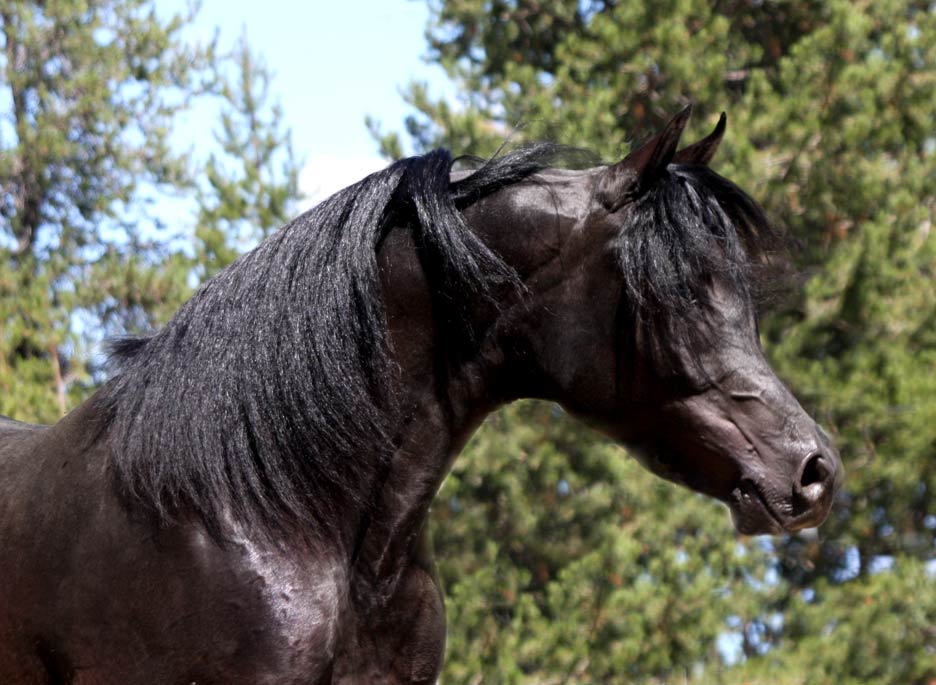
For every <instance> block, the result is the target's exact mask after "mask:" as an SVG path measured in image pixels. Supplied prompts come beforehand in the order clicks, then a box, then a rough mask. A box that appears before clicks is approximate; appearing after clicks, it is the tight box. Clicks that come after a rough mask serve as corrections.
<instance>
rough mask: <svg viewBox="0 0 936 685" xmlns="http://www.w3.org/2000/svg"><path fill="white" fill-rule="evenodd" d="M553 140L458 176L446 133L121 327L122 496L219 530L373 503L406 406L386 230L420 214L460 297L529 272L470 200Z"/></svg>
mask: <svg viewBox="0 0 936 685" xmlns="http://www.w3.org/2000/svg"><path fill="white" fill-rule="evenodd" d="M558 152H559V148H558V147H557V146H553V145H549V144H542V145H537V146H533V147H529V148H525V149H520V150H517V151H514V152H511V153H508V154H505V155H503V156H501V157H498V158H496V159H494V160H491V161H489V162H487V163H486V164H484V165H482V166H480V168H478V169H477V170H475V171H474V172H473V173H472V174H471V175H470V176H468V177H466V178H464V179H462V180H460V181H457V182H454V183H452V182H450V171H451V168H452V164H453V160H452V157H451V155H450V154H449V152H448V151H446V150H436V151H434V152H431V153H429V154H426V155H423V156H420V157H413V158H409V159H404V160H400V161H398V162H395V163H394V164H391V165H390V166H389V167H387V168H386V169H384V170H383V171H379V172H377V173H374V174H371V175H370V176H368V177H366V178H365V179H363V180H362V181H360V182H358V183H355V184H354V185H351V186H349V187H348V188H345V189H344V190H342V191H340V192H338V193H336V194H335V195H333V196H332V197H331V198H329V199H327V200H325V201H324V202H323V203H321V204H320V205H318V206H317V207H315V208H313V209H311V210H309V211H308V212H306V213H305V214H303V215H301V216H299V217H298V218H296V219H295V220H293V221H292V222H290V223H289V224H287V225H286V226H285V227H284V228H283V229H281V230H280V231H278V232H277V233H275V234H274V235H272V236H270V238H268V239H267V240H265V241H264V242H263V243H262V244H260V245H259V246H258V247H257V248H256V249H254V250H253V251H251V252H249V253H247V254H245V255H244V256H243V257H241V258H240V259H238V260H237V261H236V262H235V263H234V264H232V265H231V266H229V267H228V268H227V269H225V270H223V271H222V272H220V273H219V274H218V275H217V276H215V277H214V278H213V279H211V280H210V281H208V282H207V283H205V284H204V285H203V286H202V287H201V289H200V290H199V291H198V292H197V293H196V294H195V295H194V296H193V297H192V299H191V300H189V301H188V302H187V303H186V304H185V305H184V306H183V307H182V308H181V309H180V310H179V311H178V312H177V313H176V315H175V316H174V317H173V318H172V320H171V321H170V322H169V323H168V324H167V325H166V327H165V328H164V329H162V330H161V331H159V332H158V333H156V334H155V335H153V336H151V337H145V338H128V339H124V340H118V341H116V342H114V343H113V344H112V345H111V350H110V357H111V361H112V363H113V364H114V366H115V367H116V368H117V369H118V370H119V372H118V374H117V375H116V376H115V377H114V378H113V379H112V380H111V381H109V382H108V383H107V384H106V385H105V387H104V388H103V389H102V395H101V398H102V399H103V400H104V402H105V404H106V407H107V410H108V414H109V417H110V426H111V431H110V440H111V452H112V459H111V469H112V472H113V475H114V477H115V479H116V482H117V486H118V490H119V492H120V493H121V495H122V496H123V497H124V498H125V499H126V501H127V502H128V503H129V504H130V506H131V507H132V508H133V509H135V510H138V511H139V510H141V509H142V511H144V512H146V513H148V514H150V515H152V516H154V517H155V518H156V519H157V520H158V521H160V522H167V521H172V520H173V519H174V518H175V516H176V514H177V513H178V511H180V510H181V509H186V508H187V509H191V510H193V511H194V512H195V513H196V515H197V516H199V518H201V519H202V521H203V522H204V523H205V524H206V525H207V526H208V528H209V530H210V531H211V532H212V533H213V534H219V533H220V530H221V525H222V522H223V521H224V520H225V518H227V519H228V520H232V521H234V522H237V523H241V524H244V525H247V526H252V527H255V528H256V529H257V530H258V531H260V532H264V531H266V532H268V533H271V534H272V533H274V532H280V533H282V532H284V530H287V529H288V531H289V532H292V533H296V532H298V531H303V530H304V531H309V530H315V529H316V526H313V525H309V524H317V526H318V527H320V528H321V527H325V528H326V529H327V528H329V527H331V526H333V525H334V522H336V521H340V520H341V517H342V516H343V515H344V513H345V512H347V511H349V510H353V509H356V508H357V507H351V508H349V506H348V505H351V504H358V505H363V506H365V507H366V506H367V502H366V501H363V500H366V499H367V495H368V494H369V490H370V487H371V485H370V484H372V483H373V480H374V478H375V476H376V474H378V473H379V472H380V470H381V463H383V461H384V460H385V459H386V457H387V455H388V454H389V453H390V452H391V451H392V449H393V445H392V444H391V439H392V436H391V435H390V434H389V429H390V427H391V426H393V425H394V423H395V418H396V412H397V407H396V405H395V403H394V401H393V385H394V384H393V375H394V366H393V364H392V363H391V360H390V356H389V352H388V349H387V341H386V337H385V321H384V312H383V308H382V303H381V297H380V293H379V291H378V274H377V251H378V247H379V244H380V241H381V240H382V238H383V237H384V235H385V234H386V232H387V231H388V230H389V228H390V227H392V226H393V225H410V226H411V227H412V230H413V231H414V237H415V240H416V244H417V246H418V247H419V249H420V252H421V258H422V259H423V263H424V265H426V266H427V267H428V268H427V273H430V276H434V278H432V281H431V282H432V285H433V289H434V291H435V293H436V294H437V295H438V296H440V297H444V298H445V299H446V300H447V301H448V302H449V303H451V304H452V305H453V306H454V307H455V308H456V309H463V308H465V307H467V303H469V302H471V301H472V300H475V299H476V298H479V297H480V298H490V297H491V294H492V292H493V291H494V290H495V289H498V288H504V287H513V286H517V285H518V277H517V275H516V274H515V273H514V271H513V269H511V268H510V267H509V266H508V265H507V264H505V263H504V262H503V261H502V260H501V259H500V258H499V257H498V256H497V255H495V254H494V253H493V252H491V251H490V250H489V249H488V248H487V247H486V246H485V245H484V243H482V242H481V241H480V240H479V239H478V238H477V237H476V236H475V235H474V233H472V232H471V231H470V230H468V229H467V227H466V226H465V222H464V219H463V218H462V215H461V213H460V212H459V208H460V207H464V206H466V205H468V204H471V203H472V202H475V201H477V200H478V199H480V198H483V197H485V196H486V195H488V194H490V193H492V192H494V191H496V190H498V189H500V188H503V187H505V186H508V185H510V184H513V183H517V182H518V181H521V180H523V179H525V178H527V177H529V176H530V175H531V174H534V173H536V172H537V171H540V170H542V169H544V168H547V167H548V166H549V161H550V160H551V159H552V158H554V157H555V155H556V154H557V153H558ZM453 321H456V322H457V317H456V318H453ZM375 455H377V456H376V458H375Z"/></svg>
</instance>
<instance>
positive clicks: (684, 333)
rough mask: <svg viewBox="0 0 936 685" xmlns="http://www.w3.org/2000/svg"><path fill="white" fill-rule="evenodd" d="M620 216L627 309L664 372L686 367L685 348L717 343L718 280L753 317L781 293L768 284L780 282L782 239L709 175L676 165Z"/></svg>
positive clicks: (750, 204)
mask: <svg viewBox="0 0 936 685" xmlns="http://www.w3.org/2000/svg"><path fill="white" fill-rule="evenodd" d="M621 211H622V212H625V213H626V216H625V219H624V223H625V225H624V228H623V229H622V230H621V231H620V233H619V238H618V242H617V245H616V246H615V247H616V254H617V259H618V262H619V265H620V269H621V272H622V275H623V279H624V284H623V287H624V293H623V298H622V306H624V307H625V309H626V316H628V317H629V320H631V321H633V322H634V324H635V325H636V327H637V328H638V330H639V335H640V337H641V339H642V341H643V343H642V344H644V345H645V346H647V347H648V348H649V350H650V352H651V354H652V355H653V356H654V357H655V359H656V361H657V366H658V367H660V368H669V369H671V370H674V371H675V370H679V369H681V367H684V364H683V363H682V362H680V361H679V359H678V358H677V357H676V356H675V355H676V354H678V350H679V348H680V347H682V348H683V349H696V350H701V349H705V348H706V346H707V345H711V344H715V343H717V341H714V340H711V339H710V338H709V334H710V333H711V332H712V331H713V330H714V328H713V327H712V326H711V325H710V324H711V323H712V322H713V321H714V320H715V319H714V318H713V317H716V316H718V307H717V306H716V303H715V302H713V300H712V293H713V288H712V286H713V283H714V281H715V280H716V279H718V281H719V283H720V284H721V285H722V286H723V287H726V288H727V290H730V291H732V292H734V293H736V294H737V295H738V296H740V297H741V298H743V299H744V300H746V301H747V304H748V305H749V306H750V307H751V308H752V310H753V311H756V300H758V299H759V298H760V297H761V296H762V295H764V294H766V293H767V292H768V291H769V290H771V289H774V290H776V289H779V288H778V285H779V284H778V283H776V282H775V283H770V282H769V280H770V279H778V278H780V276H781V271H780V268H779V267H780V266H782V260H776V259H774V258H773V257H774V254H773V253H774V252H775V251H781V252H782V241H781V239H780V236H779V235H778V234H777V233H775V232H774V230H773V228H772V227H771V225H770V222H769V221H768V219H767V217H766V216H765V214H764V212H763V210H762V209H761V208H760V207H759V206H758V204H757V203H756V202H755V201H754V200H753V199H752V198H751V197H750V196H749V195H747V194H746V193H745V192H744V191H743V190H741V189H740V188H738V187H737V186H736V185H735V184H734V183H732V182H731V181H729V180H727V179H726V178H724V177H722V176H720V175H718V174H717V173H715V172H714V171H712V170H711V169H709V168H708V167H705V166H695V165H692V166H685V165H671V166H670V167H669V168H668V169H667V171H666V173H664V174H663V175H662V176H661V178H660V179H659V180H658V181H657V182H656V183H655V184H654V185H653V186H652V187H651V188H650V189H649V190H648V191H647V192H646V193H645V194H644V195H643V196H642V197H640V198H639V199H637V200H636V201H634V202H633V203H632V204H630V205H628V206H626V207H625V208H624V209H622V210H621ZM681 370H683V371H685V370H686V369H685V368H682V369H681ZM694 371H696V372H700V371H703V370H702V369H701V368H696V369H694Z"/></svg>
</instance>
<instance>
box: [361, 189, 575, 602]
mask: <svg viewBox="0 0 936 685" xmlns="http://www.w3.org/2000/svg"><path fill="white" fill-rule="evenodd" d="M557 183H558V184H561V185H562V186H563V189H562V195H563V196H564V197H566V198H569V197H571V198H572V199H573V200H575V202H569V201H566V202H565V203H560V202H559V201H558V200H557V199H556V198H557V197H558V195H557V193H556V192H555V188H551V187H545V186H544V185H543V184H531V185H528V186H524V187H522V188H516V189H508V190H507V191H503V192H501V193H499V194H497V195H495V196H493V197H491V198H488V199H485V200H482V201H481V202H478V203H477V204H476V205H474V206H473V207H471V208H470V209H469V210H468V211H467V212H466V216H467V218H468V221H469V224H470V226H471V230H474V231H476V233H477V234H478V235H479V236H480V237H481V238H482V239H483V240H485V242H487V243H488V244H489V245H490V246H491V247H492V248H493V249H494V250H495V251H496V252H498V253H499V254H501V255H502V256H503V258H504V259H505V260H507V261H508V263H510V264H511V265H512V266H514V268H516V269H517V271H518V272H519V273H520V274H521V276H525V275H526V274H531V273H535V272H536V271H537V270H538V269H540V268H542V267H543V265H544V264H545V263H546V262H548V261H550V260H554V259H557V257H558V255H560V253H561V252H562V246H563V245H564V241H565V236H566V235H567V234H568V233H569V231H571V230H572V228H573V227H574V225H575V224H576V222H577V221H578V218H579V217H578V216H577V215H576V213H575V212H576V208H577V207H580V206H587V202H586V201H585V200H583V198H582V197H579V196H580V195H581V194H582V193H580V192H579V191H578V190H577V189H578V188H587V187H588V186H587V184H586V183H583V182H582V180H581V179H560V180H558V181H556V182H555V183H550V185H551V186H554V185H556V184H557ZM582 192H584V191H582ZM379 261H380V274H381V285H382V290H383V292H384V296H385V298H386V299H385V304H386V309H387V321H388V325H389V333H390V340H391V345H392V347H393V351H394V356H395V359H396V362H397V364H398V365H399V368H400V371H401V379H402V383H401V387H402V392H401V398H402V400H401V401H402V402H403V404H404V406H402V407H401V409H402V411H401V412H400V416H401V424H400V426H399V428H398V431H397V435H396V438H397V440H396V444H397V445H399V447H398V448H397V449H396V451H395V452H394V455H393V458H392V460H391V462H390V464H389V468H388V469H387V471H386V477H385V479H384V480H383V481H382V482H381V483H378V486H377V494H376V502H375V504H376V506H375V508H374V512H373V514H372V515H371V516H370V517H369V519H368V520H367V521H366V522H365V526H366V530H365V531H363V533H359V535H360V536H361V537H360V538H359V540H358V542H357V545H356V547H357V553H358V569H359V571H360V572H361V573H363V574H364V575H365V576H366V577H367V578H368V580H370V581H371V582H375V583H379V584H381V585H384V584H387V583H391V584H392V582H393V580H394V578H395V577H397V574H398V573H399V572H400V571H401V570H402V569H403V568H404V567H405V564H406V563H408V560H409V558H410V556H411V555H413V554H416V553H417V537H418V533H419V531H420V530H421V529H422V527H423V524H424V520H425V516H426V513H427V512H428V509H429V504H430V503H431V501H432V498H433V497H434V496H435V494H436V491H437V490H438V487H439V485H440V484H441V482H442V480H443V478H444V477H445V475H446V473H447V472H448V470H449V468H450V467H451V463H452V460H453V459H454V458H455V457H456V456H457V455H458V453H459V452H460V451H461V449H462V447H463V446H464V444H465V442H466V441H467V440H468V438H469V437H470V436H471V434H472V433H473V432H474V430H475V429H476V428H477V426H478V425H479V424H480V423H481V421H482V420H483V419H484V417H485V416H486V415H487V414H488V413H489V412H490V411H492V410H493V409H495V408H496V407H497V406H499V405H500V404H503V403H505V402H508V401H510V400H512V399H515V398H518V397H522V396H529V395H530V392H529V390H530V388H525V387H523V386H524V384H525V381H523V380H520V379H519V378H518V376H517V375H516V373H517V369H516V368H515V367H516V366H517V365H515V364H513V363H512V362H511V361H510V360H509V359H507V357H506V356H505V352H504V349H505V345H504V344H503V343H504V340H503V339H502V336H501V333H500V331H501V329H502V326H501V324H505V326H503V328H506V329H510V323H509V321H508V322H505V321H504V319H509V318H510V316H511V314H510V313H509V312H510V307H509V306H508V307H505V308H503V309H502V310H500V312H499V313H498V314H497V316H499V317H501V318H500V319H498V320H496V321H483V322H477V324H478V325H477V326H476V327H475V330H476V331H477V330H488V331H489V332H490V335H489V336H488V338H487V339H486V341H485V342H482V344H481V348H480V350H478V351H477V355H476V357H475V358H474V359H471V360H468V361H467V362H464V361H463V362H462V363H460V364H459V365H458V367H457V368H455V369H453V368H452V367H451V366H449V365H446V364H445V361H444V360H440V358H439V355H440V354H442V353H443V351H442V350H440V349H439V348H440V347H441V344H440V343H439V333H440V332H439V330H437V328H436V325H437V323H436V322H435V320H434V316H433V314H434V312H433V306H432V297H431V294H430V292H431V291H430V287H431V286H430V284H429V283H428V282H427V280H426V275H425V273H424V272H423V270H422V267H421V265H420V262H419V258H418V256H417V251H416V249H415V247H414V245H413V242H412V237H411V234H410V232H409V231H407V230H394V231H391V232H390V234H389V235H388V237H387V239H386V240H385V241H384V243H383V246H382V248H381V253H380V259H379ZM520 375H522V372H521V374H520Z"/></svg>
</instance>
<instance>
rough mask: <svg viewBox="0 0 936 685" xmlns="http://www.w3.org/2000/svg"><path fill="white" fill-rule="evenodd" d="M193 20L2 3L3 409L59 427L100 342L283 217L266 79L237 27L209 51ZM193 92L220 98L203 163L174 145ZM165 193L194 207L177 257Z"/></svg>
mask: <svg viewBox="0 0 936 685" xmlns="http://www.w3.org/2000/svg"><path fill="white" fill-rule="evenodd" d="M192 18H193V15H191V14H186V15H174V16H172V17H169V18H162V16H161V15H159V14H157V12H156V10H155V3H153V2H152V1H151V0H95V1H94V2H90V3H89V2H79V1H77V0H56V1H55V2H26V1H22V0H16V1H14V2H12V3H9V2H8V3H6V4H4V5H3V6H2V7H0V29H2V40H3V52H2V54H0V70H2V71H0V73H2V77H0V89H2V91H3V96H2V97H0V103H4V104H3V105H2V107H0V117H2V119H0V189H2V192H0V216H2V217H3V219H2V222H0V413H2V414H8V415H12V416H14V417H16V418H19V419H22V420H27V421H40V422H42V421H45V422H51V421H54V420H56V419H57V418H58V417H60V416H61V415H62V414H63V413H64V412H65V411H66V410H67V409H68V408H69V407H71V406H74V405H75V404H76V403H77V402H79V401H80V400H81V399H83V398H84V397H86V396H87V395H88V394H89V393H90V392H91V391H92V390H93V389H94V388H95V387H96V385H97V383H98V382H100V379H101V374H100V370H99V365H97V366H96V365H95V363H94V361H95V356H94V352H95V350H96V348H98V347H99V344H100V342H101V341H102V340H103V339H104V338H105V337H107V336H110V335H113V334H120V333H125V332H141V331H143V332H145V331H147V330H149V329H151V328H153V327H154V326H155V325H157V324H159V323H162V322H164V321H165V320H166V319H167V318H168V317H169V315H170V314H171V313H172V312H173V311H175V309H177V308H178V306H179V305H180V304H181V303H182V302H183V301H184V300H185V299H186V298H187V296H188V294H189V293H190V283H191V282H192V281H193V280H197V279H199V278H204V277H207V276H210V275H211V274H213V273H214V272H216V271H217V270H219V269H220V268H223V267H224V266H225V265H226V264H227V263H229V262H230V261H231V260H233V259H234V258H235V257H236V255H237V254H238V253H239V252H240V251H241V250H242V249H244V248H245V247H246V246H248V245H249V244H251V243H253V242H256V241H257V240H258V239H259V238H261V237H263V236H264V235H266V233H267V232H269V231H270V230H272V229H273V228H275V227H278V226H279V225H281V224H282V223H284V222H285V220H286V219H287V218H288V217H289V216H290V215H291V213H292V212H293V211H294V203H295V201H296V200H297V199H298V196H299V192H298V186H297V178H298V168H297V165H296V162H295V160H294V155H293V153H292V147H291V142H290V136H289V132H288V131H283V130H282V112H281V111H280V110H279V108H278V107H277V106H271V105H270V104H269V103H268V100H269V85H270V79H271V76H270V74H269V72H268V71H267V70H266V68H265V67H264V66H263V65H262V64H260V63H258V62H257V61H256V59H255V58H254V57H253V55H252V54H251V52H250V50H249V48H248V46H247V43H246V39H245V38H243V37H242V38H241V40H240V42H239V43H238V45H237V47H236V48H235V50H234V51H233V52H232V53H231V54H230V55H226V56H220V57H219V56H217V55H216V54H215V49H214V45H209V46H207V47H198V46H193V45H190V44H188V43H186V42H185V41H184V40H183V39H182V38H181V34H182V32H183V31H184V29H185V27H186V26H187V25H188V23H189V22H190V21H191V20H192ZM196 99H198V100H201V101H205V100H213V101H215V102H220V124H221V129H220V132H219V133H218V134H217V137H216V143H217V146H218V151H217V152H216V153H215V154H213V155H212V156H211V157H210V158H209V159H208V161H207V162H206V163H205V169H204V174H200V173H193V171H197V167H194V165H193V164H192V163H191V160H190V159H189V158H188V156H187V155H180V154H178V153H177V152H175V151H174V148H173V146H172V145H170V136H171V135H172V134H173V129H174V126H175V124H176V122H177V115H178V114H179V113H180V112H182V111H183V110H185V109H186V108H187V107H188V106H189V104H190V103H191V102H193V101H194V100H196ZM176 147H178V145H176ZM202 178H205V179H206V180H205V181H201V179H202ZM193 196H194V197H193ZM168 197H176V198H178V197H181V198H189V199H190V200H194V205H195V207H196V210H197V217H194V221H196V222H197V228H196V229H195V235H194V246H195V251H194V255H191V254H187V253H185V252H183V251H181V250H180V246H181V245H182V244H184V243H185V242H190V241H191V238H190V237H189V236H187V235H186V234H187V229H188V226H185V225H183V226H181V227H180V226H175V227H174V229H173V230H168V229H167V228H166V226H165V225H164V224H163V223H162V221H161V220H160V219H159V218H158V217H157V216H155V214H156V213H158V212H165V211H167V207H171V205H167V204H166V202H165V199H166V198H168ZM160 200H163V201H162V202H161V201H160ZM151 214H153V216H151ZM176 223H177V222H176Z"/></svg>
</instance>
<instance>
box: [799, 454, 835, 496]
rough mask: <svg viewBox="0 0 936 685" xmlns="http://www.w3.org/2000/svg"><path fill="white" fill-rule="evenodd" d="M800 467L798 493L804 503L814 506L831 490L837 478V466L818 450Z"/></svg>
mask: <svg viewBox="0 0 936 685" xmlns="http://www.w3.org/2000/svg"><path fill="white" fill-rule="evenodd" d="M800 468H801V470H800V476H799V479H798V480H797V483H796V487H795V490H796V494H797V495H798V496H799V498H800V500H801V501H803V503H804V504H806V505H807V506H814V505H816V504H818V503H819V502H820V501H822V500H823V499H824V498H825V496H826V494H827V493H828V492H829V491H830V490H831V488H832V483H833V481H834V479H835V466H834V465H832V464H831V463H830V462H829V460H828V459H826V458H825V457H824V456H823V455H822V454H821V453H820V452H816V453H814V454H811V455H809V456H808V457H806V459H805V461H803V464H802V466H801V467H800Z"/></svg>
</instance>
